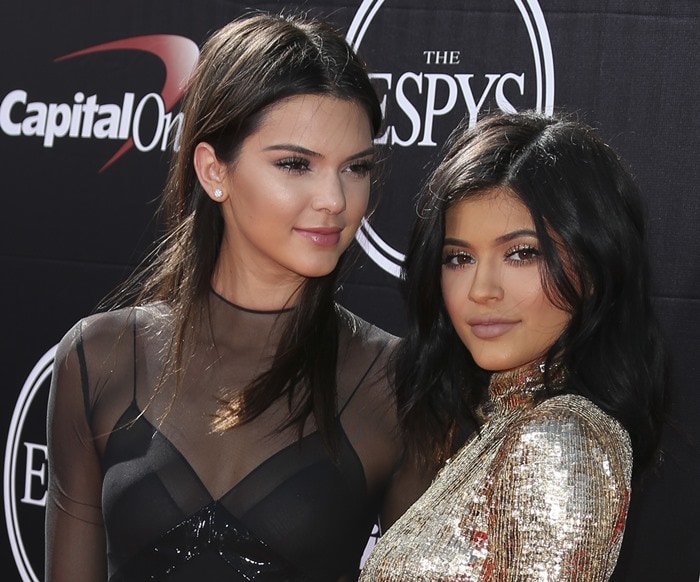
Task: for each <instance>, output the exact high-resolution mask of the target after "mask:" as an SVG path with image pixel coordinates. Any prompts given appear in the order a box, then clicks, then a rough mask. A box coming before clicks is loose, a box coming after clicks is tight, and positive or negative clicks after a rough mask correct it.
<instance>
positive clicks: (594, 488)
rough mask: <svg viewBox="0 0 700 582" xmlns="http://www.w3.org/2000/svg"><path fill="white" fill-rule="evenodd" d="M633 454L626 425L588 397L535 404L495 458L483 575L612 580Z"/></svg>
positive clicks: (619, 542) (527, 578) (528, 579)
mask: <svg viewBox="0 0 700 582" xmlns="http://www.w3.org/2000/svg"><path fill="white" fill-rule="evenodd" d="M631 458H632V456H631V449H630V444H629V439H628V436H627V433H626V432H625V431H624V430H623V429H622V428H621V427H620V425H619V424H618V423H617V422H615V421H614V420H612V419H611V418H609V417H608V416H606V415H605V414H604V413H602V412H601V411H600V410H599V409H598V408H596V407H594V406H592V405H591V404H590V403H589V402H588V401H587V400H585V399H583V398H580V397H575V396H562V397H557V398H553V399H551V400H549V401H547V402H545V403H543V404H541V405H540V406H538V407H536V408H535V409H533V410H532V411H530V413H529V414H528V415H527V417H526V418H525V419H523V421H522V422H521V423H518V426H517V430H514V431H513V432H511V433H510V434H509V435H508V436H507V437H506V438H505V439H504V442H503V446H502V447H501V448H500V450H499V452H498V455H497V457H496V458H495V460H494V465H493V466H492V473H491V474H492V476H493V481H492V482H491V485H490V486H489V487H488V488H487V498H488V504H489V506H490V524H489V531H490V536H489V537H490V540H489V545H490V551H489V557H488V558H487V561H486V564H485V565H484V570H483V571H482V574H483V578H482V579H484V580H492V579H493V580H499V581H501V580H503V581H505V580H518V581H530V580H558V581H559V580H585V581H587V582H593V581H597V580H607V579H608V578H609V576H610V575H611V573H612V570H613V568H614V566H615V562H616V560H617V555H618V553H619V549H620V544H621V542H622V533H623V529H624V522H625V517H626V514H627V507H628V500H629V483H630V473H631Z"/></svg>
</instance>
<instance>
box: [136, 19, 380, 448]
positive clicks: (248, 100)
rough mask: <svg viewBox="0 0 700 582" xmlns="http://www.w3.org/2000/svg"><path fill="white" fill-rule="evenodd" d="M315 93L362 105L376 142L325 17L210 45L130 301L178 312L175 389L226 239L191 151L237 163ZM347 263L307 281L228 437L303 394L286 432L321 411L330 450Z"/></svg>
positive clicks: (251, 28) (366, 104)
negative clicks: (270, 126)
mask: <svg viewBox="0 0 700 582" xmlns="http://www.w3.org/2000/svg"><path fill="white" fill-rule="evenodd" d="M306 94H313V95H327V96H332V97H335V98H340V99H346V100H350V101H353V102H355V103H357V104H358V105H360V106H361V107H362V109H363V111H365V112H366V113H367V117H368V119H369V123H370V124H371V129H372V131H373V135H374V136H375V137H376V135H377V133H378V132H379V130H380V126H381V122H382V112H381V109H380V105H379V101H378V98H377V95H376V93H375V91H374V88H373V86H372V84H371V82H370V80H369V77H368V75H367V71H366V66H365V63H364V62H363V61H362V60H361V59H360V58H359V57H358V56H357V55H356V54H355V53H354V51H353V50H352V49H351V47H350V46H349V45H348V44H347V42H346V41H345V39H344V38H343V36H342V35H341V34H340V33H339V32H338V31H336V30H335V29H334V28H332V27H331V26H330V25H329V24H327V23H325V22H323V21H321V20H318V19H312V18H308V17H305V16H302V15H298V14H297V15H284V16H283V15H271V14H265V13H256V14H252V15H248V16H246V17H242V18H240V19H237V20H234V21H233V22H231V23H229V24H228V25H226V26H224V27H223V28H221V29H220V30H218V31H216V32H215V33H214V34H212V35H211V36H210V37H209V38H208V40H207V41H206V43H205V44H204V46H203V48H202V51H201V57H200V61H199V64H198V66H197V68H196V70H195V72H194V74H193V77H192V79H191V81H190V84H189V87H188V89H187V92H186V94H185V97H184V100H183V106H182V111H183V114H184V121H183V125H182V132H181V135H180V144H179V149H178V150H177V151H176V152H175V153H174V155H173V157H172V160H171V165H170V171H169V176H168V181H167V184H166V187H165V189H164V192H163V199H162V204H161V208H160V215H161V217H162V219H163V222H164V226H165V229H166V230H165V235H164V236H163V238H162V240H161V242H160V244H159V245H158V247H157V249H156V251H155V252H154V253H153V254H152V255H151V256H150V257H149V260H148V261H147V263H146V264H147V266H146V267H144V268H142V269H140V270H139V271H138V273H137V274H136V275H135V276H134V277H133V278H132V280H131V282H130V285H128V286H127V290H126V295H127V296H133V295H135V296H136V298H135V300H134V302H135V303H136V304H145V303H149V302H154V301H163V302H166V303H167V304H168V305H169V306H170V307H171V308H172V311H173V314H174V318H175V331H174V334H173V338H172V342H171V349H170V354H169V356H168V366H167V370H169V372H170V373H173V374H175V375H176V376H177V377H178V385H179V379H180V378H181V370H182V364H183V362H185V361H187V358H186V355H187V354H184V353H183V350H185V349H186V348H185V346H187V345H190V344H189V343H188V339H189V338H190V337H192V334H194V333H195V332H196V330H197V329H199V328H200V326H201V325H202V324H206V313H208V309H207V308H206V306H207V305H208V301H209V297H210V292H211V280H212V275H213V272H214V267H215V265H216V262H217V258H218V255H219V249H220V246H221V240H222V236H223V232H224V222H223V218H222V215H221V212H220V208H219V205H218V204H217V203H216V202H213V201H212V200H211V199H210V198H209V197H208V196H207V194H206V192H205V191H204V189H203V188H202V186H201V184H200V183H199V181H198V179H197V175H196V172H195V168H194V164H193V157H194V150H195V148H196V146H197V144H198V143H200V142H206V143H208V144H210V145H211V146H212V147H213V148H214V150H215V152H216V155H217V157H218V158H219V159H220V160H221V161H223V162H225V163H227V164H230V163H233V162H235V159H236V156H237V154H238V152H239V150H240V147H241V144H242V143H243V141H244V140H245V139H246V137H248V136H249V135H251V134H252V133H253V132H254V131H255V130H256V128H258V127H259V126H260V124H261V121H262V120H263V118H264V116H265V113H266V112H267V111H268V109H269V108H270V107H271V106H273V105H274V104H276V103H279V102H280V101H281V100H283V99H286V98H289V97H292V96H296V95H306ZM341 265H342V257H341V262H340V263H339V264H338V266H337V267H336V268H335V270H334V271H333V272H331V273H330V274H328V275H326V276H323V277H318V278H311V279H308V280H307V281H306V282H305V284H304V286H303V288H302V289H301V291H300V293H299V299H298V301H297V303H296V305H295V309H294V310H293V314H292V316H291V318H290V319H289V321H288V324H287V327H286V328H285V329H284V330H283V333H282V334H281V338H282V340H281V342H280V344H279V346H278V348H277V353H276V357H275V359H274V362H273V363H272V366H271V368H270V369H269V370H267V371H266V372H264V373H263V374H261V375H260V376H259V377H258V378H257V379H256V380H255V381H254V382H253V383H252V384H251V386H249V387H248V389H247V390H246V392H245V397H244V406H243V408H242V410H241V409H240V403H236V404H235V405H234V403H231V402H228V403H227V402H226V401H224V402H223V406H222V410H221V418H219V419H218V421H217V423H216V425H217V427H218V428H219V429H222V430H223V429H225V428H226V427H227V426H229V425H232V424H234V423H235V422H247V421H250V420H252V419H254V418H256V417H257V416H258V415H260V414H261V413H262V412H263V411H264V410H265V409H266V408H267V407H268V406H269V405H270V404H271V403H272V402H273V401H275V400H276V399H278V398H280V397H283V396H287V397H288V398H289V402H290V403H291V402H292V401H293V400H294V399H293V396H298V394H297V393H296V390H297V389H301V390H303V391H304V395H303V397H302V398H300V399H298V400H299V401H300V404H299V405H298V406H296V407H294V408H293V410H292V409H291V404H290V416H289V419H288V421H287V423H286V424H285V425H284V427H289V426H293V425H297V426H298V429H299V431H300V433H301V431H303V426H304V422H305V421H306V419H307V418H308V417H309V415H311V414H313V416H314V419H315V421H316V424H317V427H318V429H319V430H320V432H321V434H322V435H323V437H324V439H326V442H327V443H331V444H332V436H333V435H332V433H333V430H332V428H333V426H334V424H333V419H334V416H335V409H336V390H335V386H336V365H337V347H338V321H337V318H338V315H337V312H336V305H335V302H334V294H335V292H336V290H337V289H336V286H337V276H338V273H339V271H340V269H341ZM134 291H135V292H134ZM129 294H131V295H129ZM284 427H281V428H284Z"/></svg>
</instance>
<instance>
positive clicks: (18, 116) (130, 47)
mask: <svg viewBox="0 0 700 582" xmlns="http://www.w3.org/2000/svg"><path fill="white" fill-rule="evenodd" d="M112 51H141V52H144V53H149V54H151V55H155V56H156V57H158V59H159V60H160V61H161V63H162V64H163V67H164V69H165V76H164V77H165V78H164V81H163V86H162V88H161V90H160V92H159V93H154V92H151V93H148V94H146V95H144V96H142V97H140V98H138V99H137V96H136V94H135V93H134V92H131V91H127V92H125V93H124V95H123V97H122V99H121V100H120V102H119V103H103V102H102V101H101V99H100V97H99V95H98V94H92V95H88V93H89V91H83V90H77V91H75V93H74V94H73V98H72V102H71V103H65V102H63V103H61V102H49V103H45V102H43V101H41V100H37V99H36V98H35V97H34V96H30V95H29V93H28V92H27V91H25V90H24V89H14V90H12V91H10V92H9V93H8V94H7V95H5V96H4V97H3V98H2V101H0V130H1V131H2V132H3V133H5V134H6V135H8V136H15V137H16V136H26V137H38V138H41V140H42V143H43V145H44V147H47V148H51V147H54V144H55V143H56V141H57V140H60V139H64V138H73V139H98V140H103V139H107V140H120V141H123V142H124V143H123V144H122V145H121V147H119V149H118V150H117V151H116V152H115V153H114V154H113V155H112V156H111V158H109V159H108V160H107V161H106V162H105V163H104V165H103V166H102V168H101V169H100V171H102V170H104V169H106V168H107V167H109V166H110V165H111V164H113V163H114V162H115V161H117V160H118V159H119V158H120V157H121V156H122V155H124V153H126V152H127V151H128V150H130V149H131V148H132V147H134V146H136V148H137V149H138V150H139V151H142V152H148V151H151V150H154V149H156V148H159V149H160V150H162V151H164V150H165V149H166V148H167V146H168V144H169V143H170V142H171V141H174V142H175V143H176V145H177V138H178V136H179V129H180V126H181V123H182V116H181V114H178V115H175V116H173V114H172V113H171V109H172V108H173V106H174V105H175V104H176V103H177V102H178V101H179V100H180V97H182V94H183V93H184V91H185V88H186V85H187V81H188V79H189V77H190V75H191V73H192V70H193V69H194V67H195V65H196V64H197V61H198V59H199V49H198V47H197V45H196V44H195V43H194V42H193V41H191V40H190V39H188V38H185V37H182V36H176V35H172V34H155V35H147V36H136V37H131V38H125V39H121V40H116V41H112V42H107V43H103V44H100V45H96V46H92V47H88V48H85V49H82V50H79V51H75V52H72V53H70V54H67V55H63V56H61V57H59V58H57V59H55V62H56V63H62V62H65V61H68V60H71V59H75V58H78V57H84V56H87V55H91V54H92V55H94V54H98V53H105V52H112Z"/></svg>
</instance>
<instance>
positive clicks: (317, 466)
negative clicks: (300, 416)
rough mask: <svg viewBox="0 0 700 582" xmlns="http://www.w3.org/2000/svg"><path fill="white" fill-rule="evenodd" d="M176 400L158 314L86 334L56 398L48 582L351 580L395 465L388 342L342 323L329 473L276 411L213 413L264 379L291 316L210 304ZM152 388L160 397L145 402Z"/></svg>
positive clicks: (217, 301) (64, 346)
mask: <svg viewBox="0 0 700 582" xmlns="http://www.w3.org/2000/svg"><path fill="white" fill-rule="evenodd" d="M208 310H209V313H208V314H207V317H205V320H206V321H208V322H210V323H209V324H208V325H204V326H202V328H203V329H202V332H201V334H200V336H199V337H198V339H197V346H196V348H197V349H196V350H194V354H195V355H194V356H193V357H192V358H191V359H190V360H188V361H187V365H186V366H185V367H184V373H183V376H182V381H181V384H180V386H179V387H178V388H177V390H176V389H175V380H174V378H173V377H171V376H170V377H165V378H164V377H163V361H164V359H165V358H166V357H167V355H168V349H169V342H168V340H169V338H170V337H171V331H172V317H171V314H170V312H169V310H168V308H167V307H166V306H164V305H153V306H149V307H139V308H134V309H122V310H117V311H113V312H109V313H103V314H99V315H96V316H92V317H89V318H86V319H84V320H82V321H80V322H79V323H78V324H77V325H76V326H75V327H74V328H73V329H72V330H71V331H70V332H69V333H68V334H67V335H66V337H65V338H64V339H63V340H62V342H61V344H60V346H59V351H58V354H57V357H56V364H55V368H54V376H53V384H52V388H51V397H50V403H49V407H50V421H49V435H48V438H49V451H50V452H49V467H50V483H49V499H48V506H47V564H46V568H47V580H71V582H80V581H83V580H84V581H89V582H96V581H99V580H109V581H110V582H116V581H122V580H124V581H126V580H128V581H130V582H133V581H140V580H168V581H171V580H172V581H180V580H198V581H199V580H201V581H205V580H206V581H210V580H227V581H238V580H246V581H267V580H274V581H278V580H279V581H281V580H289V581H302V580H304V581H305V580H309V581H323V582H331V581H345V580H353V579H355V578H356V576H357V572H358V567H359V562H360V559H361V556H362V552H363V549H364V547H365V544H366V542H367V539H368V537H369V534H370V531H371V528H372V525H373V523H374V522H375V520H376V516H377V512H378V508H379V504H380V503H381V498H382V495H383V493H384V490H385V488H386V486H387V484H388V482H389V480H390V476H391V473H392V471H393V469H394V468H395V466H396V464H397V462H398V459H399V456H400V446H399V439H398V435H397V434H396V418H395V410H394V404H393V400H392V396H391V391H390V388H389V384H388V381H387V378H386V359H387V357H388V355H389V351H390V349H391V344H392V343H393V341H394V338H393V337H392V336H390V335H389V334H387V333H385V332H383V331H381V330H379V329H378V328H376V327H374V326H372V325H370V324H368V323H366V322H364V321H362V320H361V319H359V318H357V317H355V316H353V315H352V314H350V313H348V312H347V311H345V310H342V309H341V310H340V322H341V326H340V327H341V332H340V346H339V352H338V397H337V401H338V408H337V416H336V424H337V427H338V435H339V436H338V444H337V453H336V458H335V459H334V458H333V457H332V456H331V455H329V453H328V452H327V450H326V448H325V447H324V445H323V443H322V442H321V439H320V436H319V434H318V433H317V432H316V430H315V427H314V424H313V419H310V420H309V421H308V422H307V424H306V431H305V433H304V434H303V436H302V437H301V438H299V436H298V433H297V429H296V427H293V428H290V429H288V430H284V431H282V432H280V431H279V430H277V427H279V425H280V423H281V422H282V421H283V420H284V419H285V417H286V414H287V410H288V403H287V401H286V399H281V400H280V401H279V402H276V403H275V404H273V405H272V406H271V407H270V408H269V409H268V410H267V411H266V412H264V413H263V414H262V415H261V416H259V417H258V418H256V419H255V420H254V421H252V422H249V423H246V424H241V425H239V426H236V427H234V428H233V429H230V430H228V431H225V432H223V433H221V432H215V431H213V430H212V418H213V415H214V413H215V412H216V411H217V409H218V408H219V398H220V397H221V396H222V395H224V394H232V393H234V394H235V392H236V391H237V390H240V389H242V388H243V387H245V386H246V385H248V383H249V382H250V380H251V379H253V378H255V377H256V376H257V375H258V374H259V373H260V371H261V370H265V369H266V368H267V367H269V364H270V361H271V358H272V356H273V355H274V352H275V346H276V344H277V338H278V334H279V329H280V324H281V323H282V322H283V321H284V319H285V317H288V315H289V313H288V312H274V313H273V312H257V311H248V310H245V309H242V308H240V307H237V306H235V305H232V304H230V303H228V302H226V301H225V300H224V299H223V298H221V297H219V296H218V295H215V294H212V295H211V297H210V301H209V306H208ZM158 386H160V389H159V390H158V391H155V390H154V388H155V387H158Z"/></svg>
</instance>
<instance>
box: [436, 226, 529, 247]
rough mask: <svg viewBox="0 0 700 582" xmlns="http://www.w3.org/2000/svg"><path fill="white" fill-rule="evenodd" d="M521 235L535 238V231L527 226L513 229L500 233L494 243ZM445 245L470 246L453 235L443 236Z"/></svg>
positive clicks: (507, 240) (503, 241) (508, 240)
mask: <svg viewBox="0 0 700 582" xmlns="http://www.w3.org/2000/svg"><path fill="white" fill-rule="evenodd" d="M521 236H529V237H532V238H537V233H536V232H535V231H534V230H532V229H529V228H521V229H519V230H514V231H512V232H507V233H505V234H502V235H501V236H499V237H498V238H496V241H495V242H496V244H502V243H506V242H510V241H512V240H513V239H516V238H520V237H521ZM443 244H445V245H454V246H456V247H469V246H471V245H470V244H469V242H468V241H466V240H464V239H461V238H453V237H448V238H445V241H444V242H443Z"/></svg>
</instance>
